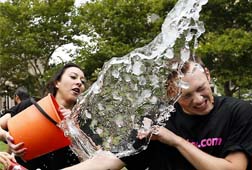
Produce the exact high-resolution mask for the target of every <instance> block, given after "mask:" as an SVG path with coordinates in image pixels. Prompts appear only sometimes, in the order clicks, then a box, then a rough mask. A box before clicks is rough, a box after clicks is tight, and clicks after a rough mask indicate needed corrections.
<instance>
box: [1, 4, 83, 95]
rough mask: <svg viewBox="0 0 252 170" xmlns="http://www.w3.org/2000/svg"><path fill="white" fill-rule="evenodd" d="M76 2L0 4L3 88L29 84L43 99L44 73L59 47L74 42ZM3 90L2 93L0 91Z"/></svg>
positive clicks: (31, 89) (32, 90) (30, 88)
mask: <svg viewBox="0 0 252 170" xmlns="http://www.w3.org/2000/svg"><path fill="white" fill-rule="evenodd" d="M74 10H75V9H74V0H52V1H46V0H44V1H41V0H22V1H20V0H12V1H11V0H9V1H7V2H5V3H0V32H1V34H0V58H1V60H0V68H1V80H0V87H1V88H5V85H4V84H5V82H6V81H10V82H12V84H13V88H16V87H17V86H19V85H25V84H28V85H29V86H28V87H29V90H30V91H31V92H33V93H35V94H36V95H41V91H40V89H42V88H43V86H44V83H45V81H44V80H43V74H44V70H47V69H48V67H49V59H50V57H51V55H52V54H53V52H54V51H55V50H56V49H57V48H58V47H60V46H62V45H64V44H67V43H70V42H75V41H74V39H73V36H74V35H76V34H77V33H78V31H77V32H76V29H75V28H76V26H74V25H72V23H71V20H72V18H73V17H74V15H73V14H74ZM0 90H1V89H0Z"/></svg>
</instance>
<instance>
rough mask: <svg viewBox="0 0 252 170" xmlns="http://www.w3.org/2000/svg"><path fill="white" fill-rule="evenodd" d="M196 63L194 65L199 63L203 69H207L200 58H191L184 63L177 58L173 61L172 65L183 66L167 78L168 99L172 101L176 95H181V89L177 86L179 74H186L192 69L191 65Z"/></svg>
mask: <svg viewBox="0 0 252 170" xmlns="http://www.w3.org/2000/svg"><path fill="white" fill-rule="evenodd" d="M191 62H194V63H198V64H199V65H201V67H202V68H205V64H204V63H203V61H202V60H201V58H199V57H195V58H194V57H190V58H189V60H188V61H186V62H184V63H182V62H181V61H180V59H178V58H176V59H174V60H173V61H171V64H174V63H176V64H178V65H181V68H180V69H178V68H177V69H176V70H172V71H171V72H170V73H169V74H168V76H167V80H166V84H165V87H166V94H167V97H168V98H170V99H172V98H174V97H175V96H176V95H178V93H179V88H178V86H177V82H178V81H179V74H181V73H182V74H185V73H186V72H188V70H189V68H190V63H191Z"/></svg>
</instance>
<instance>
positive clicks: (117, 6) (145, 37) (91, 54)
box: [76, 0, 175, 78]
mask: <svg viewBox="0 0 252 170" xmlns="http://www.w3.org/2000/svg"><path fill="white" fill-rule="evenodd" d="M174 4H175V2H174V1H170V2H167V1H165V0H161V1H160V0H159V1H158V0H137V1H136V0H127V1H126V0H103V1H95V2H92V3H88V4H86V5H84V6H82V7H81V8H80V9H79V13H80V16H79V17H80V18H79V20H81V21H82V24H81V25H80V29H83V30H88V32H86V34H87V35H89V36H90V37H92V38H93V39H92V40H93V41H94V42H95V43H96V45H95V47H90V46H85V48H83V50H81V53H80V56H79V57H77V59H76V62H78V63H79V64H80V65H82V66H83V67H84V68H85V70H86V75H87V77H89V78H90V77H91V75H92V73H93V72H94V71H95V70H96V69H97V68H101V67H102V65H103V63H104V62H106V61H108V60H109V59H111V58H112V57H122V56H124V55H125V54H127V53H129V52H130V51H132V50H133V49H135V48H138V47H141V46H144V45H145V44H147V43H149V42H150V41H151V40H152V39H153V38H154V37H155V36H156V35H157V34H158V33H159V32H160V27H161V24H162V23H163V19H164V17H165V15H166V12H167V9H168V8H169V9H171V8H172V7H173V5H174ZM94 13H95V14H96V15H95V17H94ZM151 17H152V18H154V19H153V20H152V21H150V20H149V19H150V18H151Z"/></svg>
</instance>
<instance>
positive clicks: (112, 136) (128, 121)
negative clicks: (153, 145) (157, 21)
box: [61, 0, 207, 159]
mask: <svg viewBox="0 0 252 170" xmlns="http://www.w3.org/2000/svg"><path fill="white" fill-rule="evenodd" d="M206 3H207V0H180V1H178V2H177V4H176V5H175V7H174V8H173V9H172V10H171V11H170V12H169V14H168V15H167V17H166V19H165V21H164V23H163V25H162V31H161V33H160V34H159V35H158V36H157V37H156V38H155V39H154V40H153V41H152V42H151V43H149V44H148V45H146V46H144V47H142V48H138V49H135V50H134V51H132V52H130V53H129V54H127V55H125V56H123V57H121V58H112V59H111V60H110V61H109V62H107V63H105V64H104V67H103V69H102V71H101V72H100V74H99V76H98V79H97V81H96V82H95V83H94V84H93V85H92V86H91V87H90V88H89V89H88V90H87V91H86V92H85V93H83V94H82V95H81V96H80V98H79V100H78V102H77V104H76V106H75V107H74V109H73V113H72V116H71V117H72V119H71V120H70V119H69V120H68V121H73V122H74V123H69V122H68V121H63V122H62V124H63V125H61V127H63V130H64V131H65V132H66V135H67V136H68V137H69V138H70V139H72V141H73V144H72V148H73V150H74V151H76V153H77V154H78V155H79V157H81V158H82V159H85V158H90V157H92V156H93V155H94V154H95V152H96V151H97V150H98V149H97V146H99V147H101V148H102V149H103V150H106V151H110V152H112V153H114V154H115V155H116V156H117V157H124V156H127V155H132V154H136V153H138V152H140V151H141V150H143V149H145V148H146V147H147V145H148V143H149V138H147V139H146V140H141V141H139V140H137V139H136V134H137V131H138V130H139V129H141V128H144V129H150V128H151V127H152V125H153V122H155V123H157V124H161V125H162V123H163V122H164V121H166V120H168V119H169V116H170V112H172V111H174V107H173V104H174V103H173V104H172V105H170V104H168V103H169V102H167V101H166V98H165V96H166V92H165V88H164V87H165V81H166V77H167V74H168V73H169V72H170V70H171V68H167V63H168V62H169V60H170V59H172V58H173V57H174V49H173V47H174V45H175V43H176V40H177V39H178V38H183V37H184V39H185V46H184V47H183V48H182V49H181V52H180V56H181V61H182V63H183V62H185V61H187V60H188V58H189V56H190V47H189V42H190V41H192V40H194V48H197V44H198V42H197V38H198V37H199V36H200V35H201V34H202V33H203V32H204V31H205V30H204V25H203V23H202V22H201V21H199V12H200V11H201V7H202V5H204V4H206ZM193 53H194V52H193ZM193 55H194V54H193ZM181 76H183V75H181ZM178 84H179V88H180V90H181V88H188V84H186V82H182V81H180V82H179V83H178ZM179 97H180V93H178V95H177V96H176V98H175V99H174V102H176V101H177V100H178V99H179ZM77 117H80V119H81V120H80V122H79V123H80V127H81V129H82V130H83V132H80V130H79V129H78V128H76V127H78V125H77V124H78V122H77ZM145 117H148V118H149V120H151V121H149V122H148V121H143V120H145V119H144V118H145ZM69 126H70V127H69ZM72 126H74V127H75V128H72ZM73 129H75V130H74V131H73ZM94 144H95V145H94Z"/></svg>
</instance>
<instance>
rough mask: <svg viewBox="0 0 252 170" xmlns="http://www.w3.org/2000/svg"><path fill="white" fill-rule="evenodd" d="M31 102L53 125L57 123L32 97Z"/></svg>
mask: <svg viewBox="0 0 252 170" xmlns="http://www.w3.org/2000/svg"><path fill="white" fill-rule="evenodd" d="M31 102H32V103H33V104H34V105H35V106H36V108H37V109H38V110H39V111H40V113H42V114H43V115H44V116H45V117H46V118H47V119H48V120H50V121H51V122H52V123H53V124H55V125H57V124H58V122H56V121H55V120H54V119H52V118H51V117H50V116H49V115H48V114H47V113H46V112H45V111H44V110H43V109H42V107H40V105H39V104H38V103H37V102H36V101H35V100H34V99H33V98H31Z"/></svg>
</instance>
